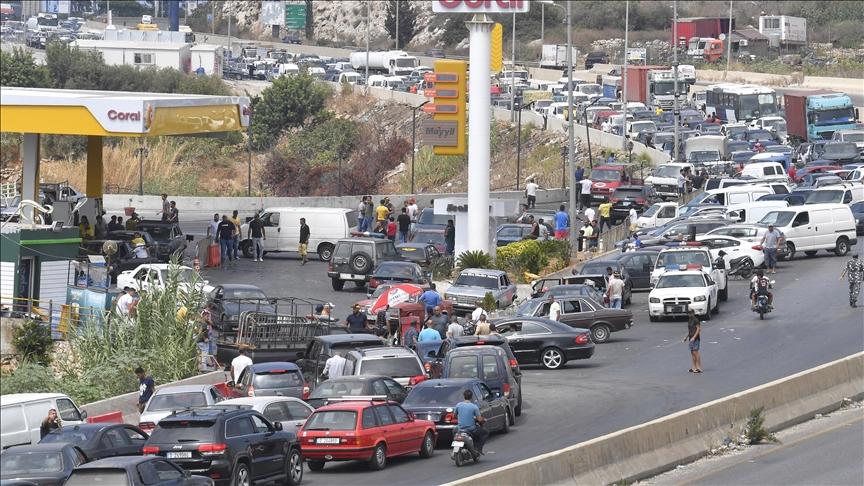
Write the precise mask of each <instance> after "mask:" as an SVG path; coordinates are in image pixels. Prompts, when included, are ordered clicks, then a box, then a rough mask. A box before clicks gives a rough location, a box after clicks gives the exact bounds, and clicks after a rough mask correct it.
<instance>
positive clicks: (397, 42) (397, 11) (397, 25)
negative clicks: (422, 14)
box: [395, 0, 399, 51]
mask: <svg viewBox="0 0 864 486" xmlns="http://www.w3.org/2000/svg"><path fill="white" fill-rule="evenodd" d="M395 37H396V50H397V51H398V50H399V0H396V36H395Z"/></svg>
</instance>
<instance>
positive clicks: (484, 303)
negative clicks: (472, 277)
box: [480, 292, 498, 312]
mask: <svg viewBox="0 0 864 486" xmlns="http://www.w3.org/2000/svg"><path fill="white" fill-rule="evenodd" d="M480 307H481V308H482V309H483V310H485V311H486V312H492V311H494V310H496V309H498V303H497V302H495V297H494V296H493V295H492V292H486V295H484V296H483V300H481V301H480Z"/></svg>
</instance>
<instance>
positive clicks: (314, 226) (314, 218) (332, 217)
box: [240, 207, 357, 262]
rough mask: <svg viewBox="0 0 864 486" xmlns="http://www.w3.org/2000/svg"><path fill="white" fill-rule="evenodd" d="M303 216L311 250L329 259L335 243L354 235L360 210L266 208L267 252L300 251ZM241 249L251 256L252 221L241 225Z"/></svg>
mask: <svg viewBox="0 0 864 486" xmlns="http://www.w3.org/2000/svg"><path fill="white" fill-rule="evenodd" d="M300 218H305V219H306V224H307V225H308V226H309V253H313V252H314V253H318V256H319V257H320V258H321V260H322V261H325V262H328V261H330V257H331V256H333V249H334V248H336V242H337V241H339V240H341V239H343V238H348V237H350V236H351V229H352V228H354V227H356V226H357V211H355V210H352V209H344V208H308V207H297V208H288V207H284V208H267V209H265V210H264V211H263V212H262V213H261V220H262V221H263V222H264V236H265V238H266V239H265V240H264V241H263V243H264V252H265V253H271V252H272V253H279V252H298V251H299V246H300ZM240 230H241V236H240V249H241V250H242V251H243V256H245V257H247V258H251V257H252V253H253V249H252V239H251V238H249V223H248V222H247V223H246V224H244V225H243V226H241V227H240Z"/></svg>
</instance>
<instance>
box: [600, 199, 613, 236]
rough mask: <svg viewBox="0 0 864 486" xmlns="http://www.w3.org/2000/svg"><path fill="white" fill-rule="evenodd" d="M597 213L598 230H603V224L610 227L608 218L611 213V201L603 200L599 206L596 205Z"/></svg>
mask: <svg viewBox="0 0 864 486" xmlns="http://www.w3.org/2000/svg"><path fill="white" fill-rule="evenodd" d="M597 214H598V215H599V216H600V223H599V230H600V231H601V232H602V231H603V226H604V224H605V225H606V226H608V227H610V228H611V227H612V223H611V220H610V219H609V218H610V217H611V215H612V203H611V202H609V201H606V202H604V203H603V204H601V205H600V206H598V207H597Z"/></svg>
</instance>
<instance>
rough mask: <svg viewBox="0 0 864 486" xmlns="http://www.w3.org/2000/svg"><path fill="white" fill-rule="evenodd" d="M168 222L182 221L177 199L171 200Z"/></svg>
mask: <svg viewBox="0 0 864 486" xmlns="http://www.w3.org/2000/svg"><path fill="white" fill-rule="evenodd" d="M168 222H169V223H179V222H180V211H179V210H178V209H177V203H176V202H175V201H171V205H170V206H169V208H168Z"/></svg>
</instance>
